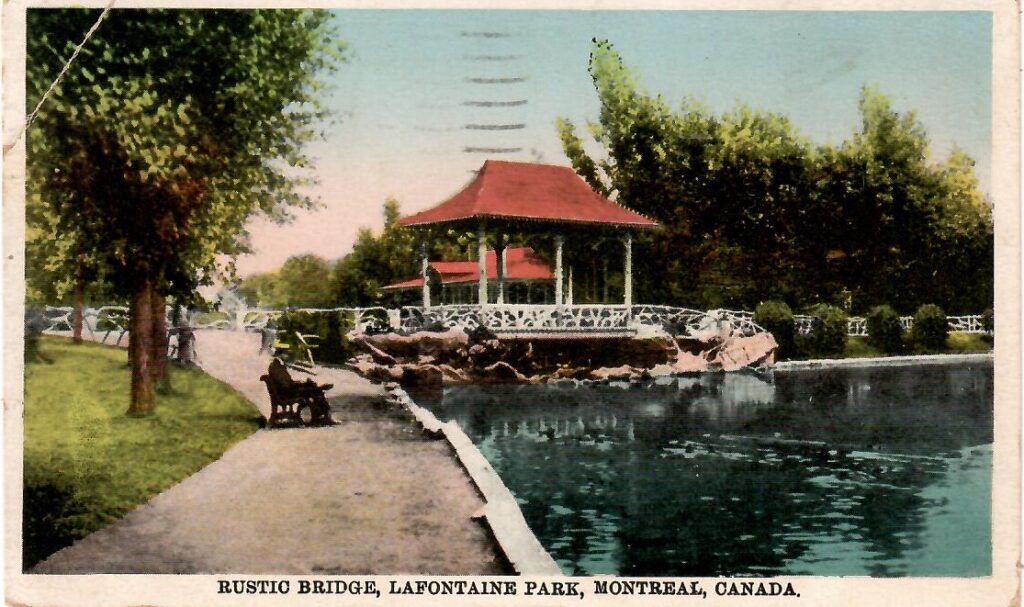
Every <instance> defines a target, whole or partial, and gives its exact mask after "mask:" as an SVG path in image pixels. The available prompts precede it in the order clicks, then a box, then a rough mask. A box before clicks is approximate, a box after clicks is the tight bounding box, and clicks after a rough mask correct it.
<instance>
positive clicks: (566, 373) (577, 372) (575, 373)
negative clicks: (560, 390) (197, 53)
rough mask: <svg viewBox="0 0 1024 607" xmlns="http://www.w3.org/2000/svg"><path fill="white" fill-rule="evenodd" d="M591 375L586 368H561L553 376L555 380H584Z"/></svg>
mask: <svg viewBox="0 0 1024 607" xmlns="http://www.w3.org/2000/svg"><path fill="white" fill-rule="evenodd" d="M589 374H590V371H589V370H587V368H586V367H559V368H558V369H556V370H555V372H554V373H552V374H551V377H552V378H553V379H583V378H584V377H586V376H587V375H589Z"/></svg>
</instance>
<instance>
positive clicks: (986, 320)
mask: <svg viewBox="0 0 1024 607" xmlns="http://www.w3.org/2000/svg"><path fill="white" fill-rule="evenodd" d="M981 326H982V327H984V328H985V330H986V331H988V332H989V333H993V332H995V330H996V320H995V315H994V314H993V313H992V308H989V309H987V310H985V311H984V312H982V313H981Z"/></svg>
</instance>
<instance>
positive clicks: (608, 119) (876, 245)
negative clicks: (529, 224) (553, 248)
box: [557, 41, 993, 312]
mask: <svg viewBox="0 0 1024 607" xmlns="http://www.w3.org/2000/svg"><path fill="white" fill-rule="evenodd" d="M590 74H591V77H592V79H593V82H594V87H595V90H596V92H597V96H598V99H599V101H600V103H601V109H600V114H599V116H598V119H597V120H596V121H595V122H592V123H589V124H588V125H587V131H588V133H589V134H590V136H591V137H592V138H593V140H594V141H595V142H596V143H597V144H599V145H600V146H601V148H603V155H602V156H600V157H592V156H591V155H589V154H588V153H587V152H586V148H587V145H586V144H585V142H584V139H583V137H582V136H581V135H580V134H579V133H578V132H577V128H576V126H575V125H574V124H573V123H572V122H570V121H569V120H566V119H560V120H559V121H558V123H557V128H558V131H559V135H560V137H561V139H562V143H563V149H564V151H565V153H566V155H567V156H568V157H569V159H570V161H571V162H572V164H573V167H574V168H575V169H576V171H577V173H578V174H579V175H580V176H581V177H583V178H584V179H586V180H587V181H588V182H589V183H590V184H591V185H592V186H593V187H594V188H595V189H597V190H598V191H600V192H602V193H605V194H607V195H609V196H612V197H614V198H615V199H616V200H617V201H618V202H620V203H622V204H625V205H626V206H629V207H630V208H633V209H636V210H638V211H640V212H642V213H644V214H646V215H648V216H650V217H652V218H653V219H655V220H657V221H659V222H660V223H661V224H662V225H663V229H662V230H658V231H654V232H652V233H650V234H647V235H643V236H641V238H640V239H639V241H638V247H641V248H642V250H644V251H646V252H648V253H649V254H646V255H641V256H638V257H637V258H636V259H635V261H634V271H635V273H636V274H637V276H638V278H637V280H636V281H635V282H634V284H635V289H636V292H637V296H636V299H637V300H639V301H647V302H657V303H672V304H679V305H690V306H696V307H705V308H706V307H717V306H738V307H746V308H748V309H749V308H753V307H754V306H755V305H756V304H757V303H758V302H761V301H765V300H768V299H781V300H784V301H788V302H790V303H793V304H797V305H809V304H812V303H816V302H825V303H834V304H839V305H843V306H847V307H851V308H852V311H854V312H864V311H866V310H867V309H868V308H870V307H871V306H873V305H878V304H891V305H893V306H894V307H896V308H897V309H898V310H901V311H904V312H909V311H911V310H913V309H914V308H915V307H916V306H917V305H918V304H920V303H921V302H925V301H936V302H940V303H941V305H942V306H943V307H944V308H946V309H949V310H956V311H962V312H969V311H976V310H982V309H985V308H986V307H990V305H991V303H990V302H991V300H992V297H993V293H992V285H993V261H992V254H993V240H992V237H993V235H992V216H991V210H990V206H989V203H988V201H987V200H986V199H985V198H984V196H983V195H982V194H981V193H980V191H979V190H978V187H977V179H976V177H975V175H974V171H973V161H972V160H971V159H970V158H969V157H968V156H967V155H966V154H964V153H963V152H962V151H959V150H957V151H954V152H953V153H952V154H951V155H950V157H949V158H948V159H946V160H945V161H944V162H941V163H938V164H934V163H931V161H930V158H929V155H928V139H927V135H926V134H925V132H924V130H923V128H922V126H921V124H920V122H918V121H917V119H916V117H915V115H914V114H913V112H910V113H906V114H900V113H899V112H897V111H895V110H894V109H893V108H892V103H891V100H890V99H889V98H887V97H886V96H884V95H882V94H881V93H879V92H877V91H874V90H872V89H867V88H866V89H864V90H863V92H862V95H861V99H860V105H859V107H860V113H861V127H860V129H859V130H858V131H857V132H856V133H854V134H853V135H852V137H851V139H849V140H848V141H846V142H844V143H842V144H841V145H839V146H817V147H816V146H813V145H811V144H810V143H809V142H808V141H807V140H805V139H804V138H803V137H801V136H800V135H799V134H798V133H797V132H796V130H795V129H794V128H793V126H792V124H791V123H790V122H789V120H788V119H787V118H786V117H785V116H782V115H779V114H772V113H768V112H762V111H758V110H755V109H752V108H750V107H747V106H743V105H741V106H739V107H738V108H737V109H735V110H733V111H731V112H726V113H724V114H722V115H715V114H712V113H711V112H710V111H708V110H707V109H706V108H703V107H701V106H700V105H698V104H696V103H695V102H692V101H684V102H683V103H682V105H681V106H680V107H679V108H678V109H673V108H670V107H669V106H668V104H667V103H666V102H665V101H664V100H663V99H662V98H660V97H657V96H651V95H649V94H647V93H646V92H644V91H643V90H642V89H641V88H640V86H639V84H638V82H637V80H636V78H635V76H634V75H633V74H632V72H631V71H630V70H629V69H628V68H626V67H625V66H624V65H623V63H622V60H621V58H620V57H619V55H618V53H617V52H616V51H615V50H614V49H613V48H612V46H611V45H610V44H609V43H607V42H603V41H602V42H595V44H594V47H593V49H592V53H591V58H590Z"/></svg>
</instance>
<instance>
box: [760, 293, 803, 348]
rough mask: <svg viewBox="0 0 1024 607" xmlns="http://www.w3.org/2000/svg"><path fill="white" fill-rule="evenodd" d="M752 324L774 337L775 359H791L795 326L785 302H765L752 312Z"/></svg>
mask: <svg viewBox="0 0 1024 607" xmlns="http://www.w3.org/2000/svg"><path fill="white" fill-rule="evenodd" d="M754 322H755V323H757V324H758V325H760V326H761V327H762V328H764V329H765V330H766V331H768V332H769V333H771V334H772V336H773V337H775V343H777V344H778V345H779V349H778V352H776V358H777V359H782V358H791V357H793V356H794V355H796V324H795V322H794V319H793V310H791V309H790V307H789V306H788V305H786V304H785V302H781V301H766V302H763V303H760V304H758V305H757V308H756V309H755V310H754Z"/></svg>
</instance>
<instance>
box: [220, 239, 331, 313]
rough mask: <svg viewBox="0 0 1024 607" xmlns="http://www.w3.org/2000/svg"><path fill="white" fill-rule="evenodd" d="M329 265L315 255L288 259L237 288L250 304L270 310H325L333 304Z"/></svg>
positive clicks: (247, 279) (243, 282)
mask: <svg viewBox="0 0 1024 607" xmlns="http://www.w3.org/2000/svg"><path fill="white" fill-rule="evenodd" d="M330 278H331V263H330V262H329V261H327V260H326V259H324V258H323V257H320V256H318V255H312V254H308V253H307V254H304V255H293V256H292V257H289V258H288V259H287V261H285V262H284V265H283V266H281V268H280V269H278V270H277V271H275V272H265V273H262V274H254V275H253V276H250V277H248V278H245V279H244V280H242V281H241V283H239V285H238V292H239V294H240V295H241V296H242V297H244V298H245V300H246V301H247V302H248V303H249V304H250V305H254V306H255V305H259V306H263V307H272V308H326V307H330V306H333V305H334V298H333V294H332V292H331V286H330Z"/></svg>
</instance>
